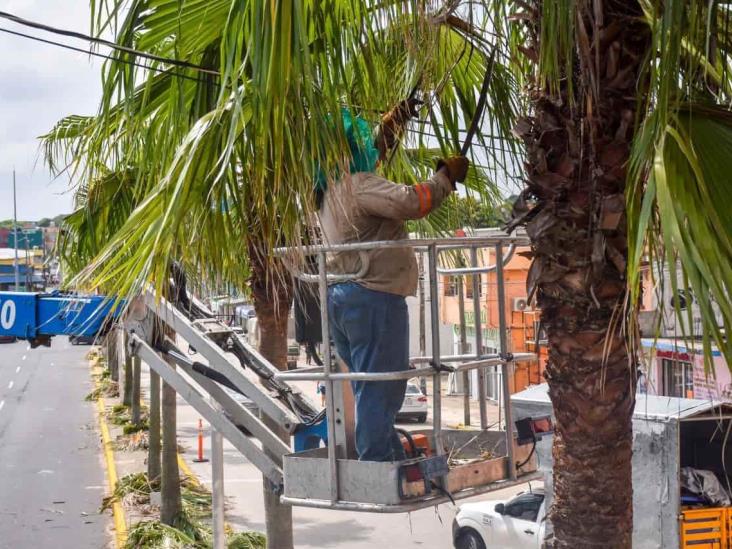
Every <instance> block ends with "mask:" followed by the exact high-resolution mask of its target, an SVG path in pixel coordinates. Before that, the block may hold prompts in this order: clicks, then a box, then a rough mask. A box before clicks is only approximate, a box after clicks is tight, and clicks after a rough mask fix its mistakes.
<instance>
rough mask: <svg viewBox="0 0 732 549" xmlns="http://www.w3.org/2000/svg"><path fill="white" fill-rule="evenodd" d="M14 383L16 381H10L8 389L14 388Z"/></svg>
mask: <svg viewBox="0 0 732 549" xmlns="http://www.w3.org/2000/svg"><path fill="white" fill-rule="evenodd" d="M13 383H15V382H14V381H11V382H10V383H8V389H12V388H13Z"/></svg>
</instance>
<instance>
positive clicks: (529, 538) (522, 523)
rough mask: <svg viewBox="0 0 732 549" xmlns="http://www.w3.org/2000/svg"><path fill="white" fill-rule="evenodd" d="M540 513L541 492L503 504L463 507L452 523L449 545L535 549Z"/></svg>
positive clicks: (542, 523) (539, 537) (469, 548)
mask: <svg viewBox="0 0 732 549" xmlns="http://www.w3.org/2000/svg"><path fill="white" fill-rule="evenodd" d="M544 513H545V508H544V489H543V488H539V489H534V490H531V491H529V492H522V493H520V494H519V495H517V496H516V497H514V498H512V499H510V500H507V501H481V502H479V503H466V504H463V505H461V506H460V509H459V511H458V514H457V515H456V516H455V520H453V522H452V540H453V544H454V545H455V549H498V548H499V547H500V548H501V549H525V548H536V549H539V548H540V547H541V544H542V541H543V539H544V527H545V525H546V521H545V520H544V519H545V514H544Z"/></svg>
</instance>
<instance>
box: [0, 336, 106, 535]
mask: <svg viewBox="0 0 732 549" xmlns="http://www.w3.org/2000/svg"><path fill="white" fill-rule="evenodd" d="M88 350H89V347H87V346H79V347H76V346H72V345H70V344H69V343H68V340H67V339H66V338H65V337H63V338H62V337H58V338H55V339H54V340H53V346H52V348H50V349H48V348H42V349H33V350H31V349H29V347H28V344H27V343H26V342H18V343H12V344H7V343H5V344H0V548H2V549H6V548H13V549H17V548H33V549H44V548H49V549H51V548H53V549H60V548H69V549H71V548H74V549H81V548H84V549H86V548H90V549H96V548H102V547H108V544H109V542H110V539H111V538H110V536H109V533H108V528H109V523H110V519H109V516H108V514H103V515H100V514H99V512H98V510H99V506H100V503H101V499H102V497H103V496H104V494H105V486H106V477H105V471H104V465H103V461H102V455H101V444H100V441H99V435H98V430H97V422H96V415H95V407H94V404H93V403H91V402H85V401H84V396H85V395H86V394H87V393H88V392H89V391H90V390H91V383H90V379H89V367H88V364H87V362H86V360H85V359H84V356H85V354H86V353H87V352H88Z"/></svg>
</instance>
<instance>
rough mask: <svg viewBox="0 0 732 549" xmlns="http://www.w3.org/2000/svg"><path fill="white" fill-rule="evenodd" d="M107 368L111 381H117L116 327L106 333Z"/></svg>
mask: <svg viewBox="0 0 732 549" xmlns="http://www.w3.org/2000/svg"><path fill="white" fill-rule="evenodd" d="M106 343H107V368H108V369H109V377H110V379H111V380H112V381H117V382H119V355H118V353H117V350H118V349H117V328H116V327H115V328H112V330H110V332H109V333H108V334H107V341H106Z"/></svg>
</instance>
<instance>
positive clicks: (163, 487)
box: [160, 362, 182, 526]
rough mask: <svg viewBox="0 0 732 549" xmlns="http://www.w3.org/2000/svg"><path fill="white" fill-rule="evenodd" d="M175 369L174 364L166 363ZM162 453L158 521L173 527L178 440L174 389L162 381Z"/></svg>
mask: <svg viewBox="0 0 732 549" xmlns="http://www.w3.org/2000/svg"><path fill="white" fill-rule="evenodd" d="M168 364H169V366H170V367H171V368H173V369H175V364H174V363H172V362H168ZM162 404H163V406H162V420H163V451H162V463H161V465H162V467H161V477H160V494H161V500H162V504H161V508H160V521H161V522H162V523H163V524H168V525H170V526H174V525H175V523H176V520H177V519H178V517H179V516H180V513H181V510H182V508H181V500H180V472H179V471H178V438H177V436H176V403H175V389H173V388H172V387H171V386H170V385H168V384H167V383H165V382H164V381H163V398H162Z"/></svg>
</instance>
